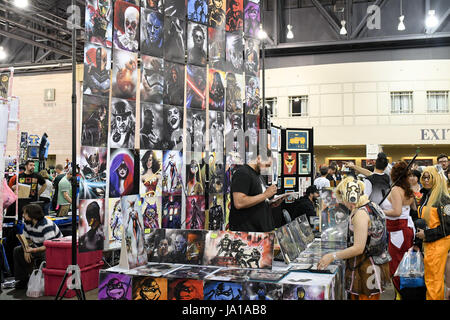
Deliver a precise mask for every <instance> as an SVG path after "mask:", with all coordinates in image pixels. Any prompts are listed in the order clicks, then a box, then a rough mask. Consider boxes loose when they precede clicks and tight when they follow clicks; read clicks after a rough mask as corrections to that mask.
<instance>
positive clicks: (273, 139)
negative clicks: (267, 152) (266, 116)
mask: <svg viewBox="0 0 450 320" xmlns="http://www.w3.org/2000/svg"><path fill="white" fill-rule="evenodd" d="M270 149H271V150H272V151H278V129H277V128H273V127H272V128H270Z"/></svg>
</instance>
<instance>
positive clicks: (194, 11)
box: [187, 0, 208, 24]
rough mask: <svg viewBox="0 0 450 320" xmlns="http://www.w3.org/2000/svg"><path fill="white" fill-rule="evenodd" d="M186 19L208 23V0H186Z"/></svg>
mask: <svg viewBox="0 0 450 320" xmlns="http://www.w3.org/2000/svg"><path fill="white" fill-rule="evenodd" d="M187 16H188V20H191V21H195V22H199V23H203V24H207V23H208V1H207V0H187Z"/></svg>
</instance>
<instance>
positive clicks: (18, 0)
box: [14, 0, 28, 9]
mask: <svg viewBox="0 0 450 320" xmlns="http://www.w3.org/2000/svg"><path fill="white" fill-rule="evenodd" d="M14 5H15V6H16V7H18V8H21V9H24V8H26V7H28V0H15V1H14Z"/></svg>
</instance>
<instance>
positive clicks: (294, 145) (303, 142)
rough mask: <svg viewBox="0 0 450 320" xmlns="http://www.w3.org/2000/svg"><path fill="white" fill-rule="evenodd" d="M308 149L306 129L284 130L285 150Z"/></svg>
mask: <svg viewBox="0 0 450 320" xmlns="http://www.w3.org/2000/svg"><path fill="white" fill-rule="evenodd" d="M308 149H309V136H308V131H304V130H286V150H287V151H308Z"/></svg>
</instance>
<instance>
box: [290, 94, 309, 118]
mask: <svg viewBox="0 0 450 320" xmlns="http://www.w3.org/2000/svg"><path fill="white" fill-rule="evenodd" d="M289 116H290V117H306V116H308V96H298V97H289Z"/></svg>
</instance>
